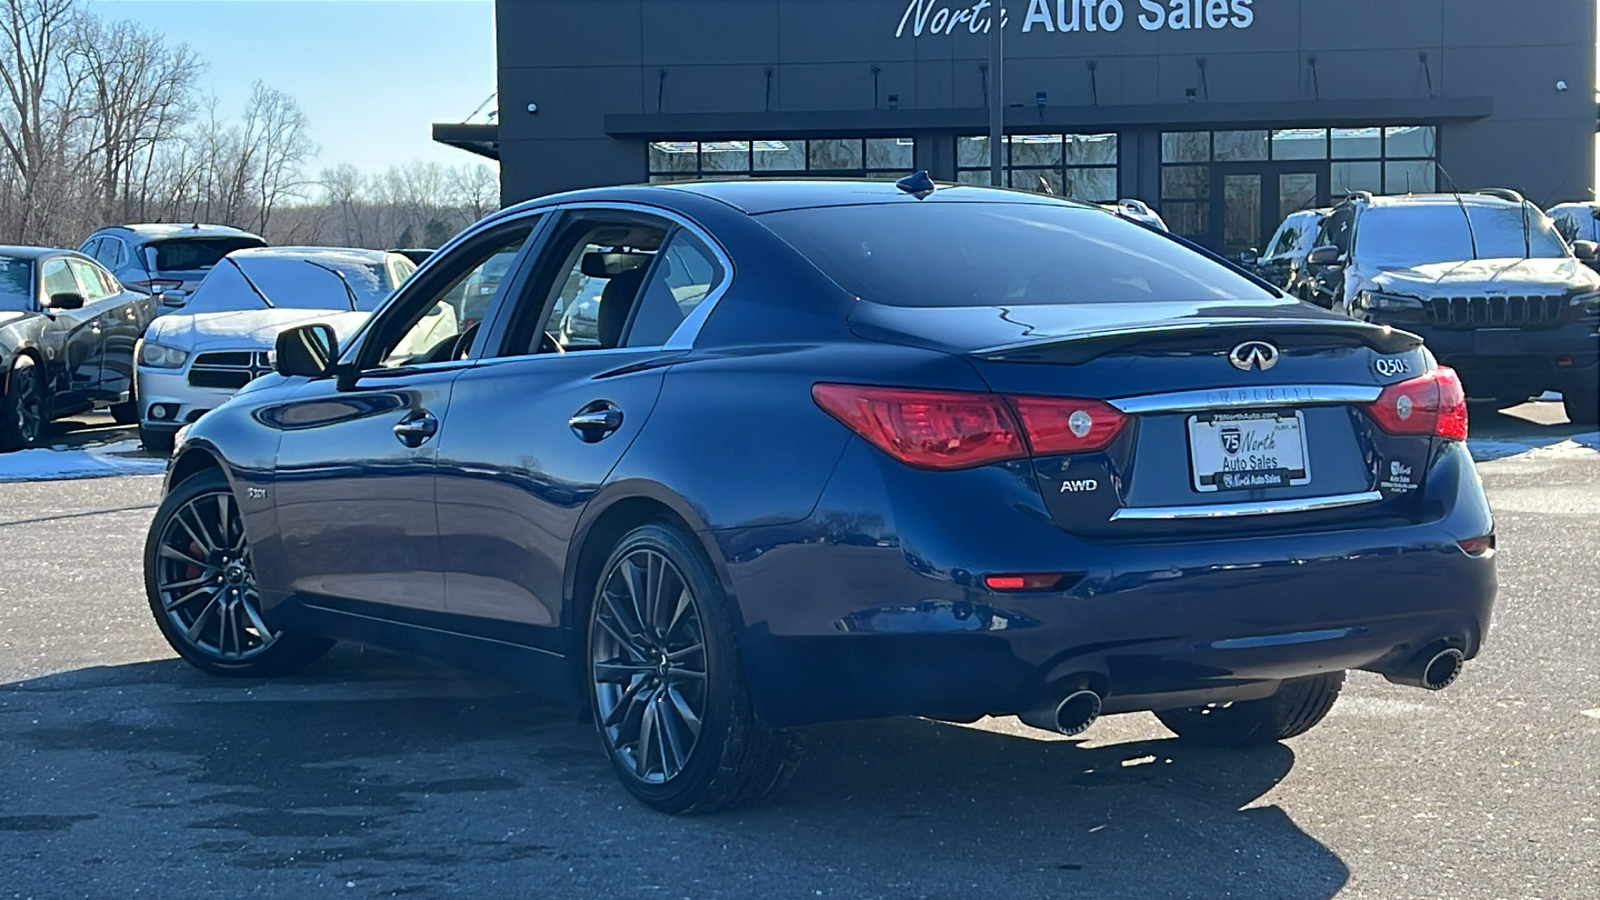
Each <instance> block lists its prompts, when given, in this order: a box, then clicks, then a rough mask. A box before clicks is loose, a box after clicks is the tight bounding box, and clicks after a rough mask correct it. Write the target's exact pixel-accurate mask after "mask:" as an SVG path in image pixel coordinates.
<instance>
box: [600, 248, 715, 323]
mask: <svg viewBox="0 0 1600 900" xmlns="http://www.w3.org/2000/svg"><path fill="white" fill-rule="evenodd" d="M658 256H659V259H658V260H657V261H656V265H655V271H653V272H651V273H650V281H649V282H648V283H646V284H645V287H644V293H643V294H641V295H640V297H639V303H638V309H637V310H635V311H634V313H633V324H632V325H631V326H630V327H629V328H628V333H627V336H626V337H625V338H624V340H623V346H625V347H659V346H661V345H662V344H665V343H666V342H667V340H668V339H669V338H671V337H672V335H673V332H675V331H677V330H678V326H680V325H682V324H683V321H684V320H685V319H687V318H688V317H689V314H690V313H692V312H694V311H695V309H696V308H697V307H698V306H699V305H700V304H701V303H703V302H705V299H706V297H708V296H710V294H711V291H712V290H713V289H714V288H715V287H716V286H717V285H718V284H719V283H720V282H721V281H722V265H721V264H720V263H718V262H717V257H716V254H714V253H712V252H711V249H710V248H709V247H707V246H706V245H705V244H704V243H703V242H702V241H701V240H700V239H699V238H697V237H695V236H694V234H693V233H691V232H689V231H686V230H684V229H679V230H678V231H677V232H675V233H674V234H673V236H672V240H671V242H669V243H668V244H667V247H666V249H665V250H662V251H661V253H660V254H658Z"/></svg>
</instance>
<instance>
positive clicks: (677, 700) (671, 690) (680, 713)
mask: <svg viewBox="0 0 1600 900" xmlns="http://www.w3.org/2000/svg"><path fill="white" fill-rule="evenodd" d="M666 694H667V699H668V700H669V701H671V703H672V710H673V713H674V714H675V715H677V717H678V719H679V720H680V721H681V722H683V724H684V726H685V727H686V728H688V729H689V733H690V734H691V735H693V736H694V737H699V736H700V717H699V716H698V715H696V714H695V711H694V708H693V707H691V706H690V705H689V701H688V700H686V699H684V696H683V694H682V692H680V691H679V690H678V688H677V687H676V686H674V685H668V686H667V691H666Z"/></svg>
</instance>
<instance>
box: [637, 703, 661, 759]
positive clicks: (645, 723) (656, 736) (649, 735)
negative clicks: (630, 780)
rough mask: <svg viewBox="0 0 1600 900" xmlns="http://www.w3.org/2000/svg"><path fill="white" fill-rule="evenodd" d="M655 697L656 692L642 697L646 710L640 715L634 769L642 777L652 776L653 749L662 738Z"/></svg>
mask: <svg viewBox="0 0 1600 900" xmlns="http://www.w3.org/2000/svg"><path fill="white" fill-rule="evenodd" d="M655 698H656V695H655V693H654V692H652V693H651V694H650V696H649V697H645V698H642V702H643V706H644V711H643V713H642V714H641V715H640V717H639V749H638V751H636V752H635V753H634V771H636V772H638V774H639V777H640V778H648V777H649V776H650V757H651V755H652V754H651V751H652V750H653V749H655V745H656V743H657V742H658V741H659V740H660V739H661V735H660V723H658V722H657V721H656V705H655ZM664 768H665V762H664V761H663V769H664Z"/></svg>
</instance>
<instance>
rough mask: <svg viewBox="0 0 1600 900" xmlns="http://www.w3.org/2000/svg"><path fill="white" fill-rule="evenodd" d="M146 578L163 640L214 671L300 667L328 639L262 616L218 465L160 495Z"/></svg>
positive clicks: (246, 545) (240, 527)
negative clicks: (297, 632) (300, 633)
mask: <svg viewBox="0 0 1600 900" xmlns="http://www.w3.org/2000/svg"><path fill="white" fill-rule="evenodd" d="M145 586H146V591H147V593H148V595H149V600H150V610H151V612H152V613H154V614H155V617H156V623H157V624H158V625H159V626H160V628H161V633H162V634H163V635H164V636H165V637H166V639H167V643H169V644H171V645H172V648H173V649H174V650H176V651H177V652H178V654H179V655H180V656H182V657H183V658H184V659H185V660H187V661H188V662H190V663H191V664H193V665H194V666H196V667H197V668H200V669H202V670H204V671H207V672H210V673H212V674H216V675H248V676H258V675H277V674H285V673H288V672H294V671H299V670H300V669H303V668H304V667H305V666H306V665H309V664H310V663H311V662H312V661H313V660H315V659H316V658H317V657H319V656H321V655H322V654H323V653H325V652H326V651H327V649H328V647H330V646H332V644H331V643H330V642H327V641H322V640H317V639H305V638H297V637H295V636H292V635H286V634H284V633H283V632H282V631H281V630H277V629H274V628H272V627H270V626H269V625H268V624H267V623H266V621H265V619H264V618H263V616H262V612H261V593H260V590H259V587H258V586H257V584H256V578H255V567H254V564H253V561H252V559H251V556H250V542H249V540H248V539H247V537H246V535H245V530H244V523H243V521H242V520H241V518H240V515H239V508H238V504H237V503H236V502H235V500H234V496H233V492H232V490H231V489H230V488H229V486H228V483H227V480H226V479H225V478H223V476H222V474H221V473H220V472H208V473H205V474H203V475H199V476H196V477H194V478H191V479H190V480H188V481H185V482H183V483H182V484H180V485H179V486H178V487H177V488H175V489H174V490H173V491H172V493H170V494H168V495H167V498H166V499H165V500H164V501H163V502H162V504H161V507H160V509H158V510H157V512H156V517H155V521H154V522H152V523H151V526H150V535H149V538H148V539H147V541H146V544H145Z"/></svg>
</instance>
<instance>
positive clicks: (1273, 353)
mask: <svg viewBox="0 0 1600 900" xmlns="http://www.w3.org/2000/svg"><path fill="white" fill-rule="evenodd" d="M1228 362H1230V363H1233V367H1234V368H1235V369H1238V370H1239V371H1241V372H1248V371H1250V370H1251V369H1259V370H1260V371H1263V372H1265V371H1266V370H1268V369H1270V368H1272V367H1273V366H1275V365H1277V364H1278V348H1277V347H1274V346H1272V345H1271V344H1269V343H1267V342H1266V341H1245V342H1244V343H1242V344H1240V345H1239V346H1237V347H1235V348H1233V349H1232V350H1230V351H1229V352H1228Z"/></svg>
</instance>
